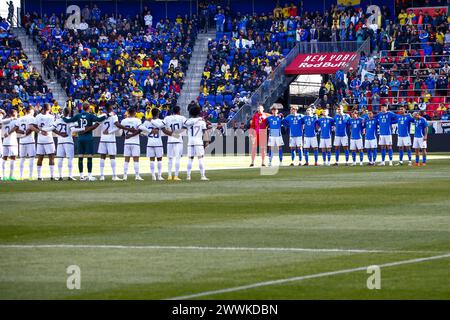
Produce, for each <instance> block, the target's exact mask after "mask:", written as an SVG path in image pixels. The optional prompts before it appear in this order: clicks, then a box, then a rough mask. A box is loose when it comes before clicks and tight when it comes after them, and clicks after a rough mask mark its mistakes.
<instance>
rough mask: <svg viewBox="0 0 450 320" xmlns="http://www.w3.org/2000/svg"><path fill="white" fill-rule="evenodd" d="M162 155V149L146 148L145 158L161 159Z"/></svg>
mask: <svg viewBox="0 0 450 320" xmlns="http://www.w3.org/2000/svg"><path fill="white" fill-rule="evenodd" d="M163 154H164V149H163V147H162V146H161V147H149V146H147V158H153V157H156V158H162V156H163Z"/></svg>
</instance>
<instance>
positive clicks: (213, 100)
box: [208, 94, 216, 106]
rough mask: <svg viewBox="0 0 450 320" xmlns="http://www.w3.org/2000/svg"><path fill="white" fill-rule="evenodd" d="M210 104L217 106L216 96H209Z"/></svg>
mask: <svg viewBox="0 0 450 320" xmlns="http://www.w3.org/2000/svg"><path fill="white" fill-rule="evenodd" d="M208 102H209V104H210V105H212V106H215V105H216V96H215V95H213V94H208Z"/></svg>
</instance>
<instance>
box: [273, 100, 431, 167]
mask: <svg viewBox="0 0 450 320" xmlns="http://www.w3.org/2000/svg"><path fill="white" fill-rule="evenodd" d="M271 112H272V115H271V116H269V117H267V119H266V124H267V128H268V130H269V139H268V146H269V165H271V162H272V159H273V154H274V152H276V151H277V150H278V153H279V158H280V163H281V161H282V159H283V153H282V146H283V145H284V142H283V138H282V136H281V127H282V126H285V127H286V128H288V130H289V147H290V149H291V159H292V163H291V165H294V160H295V153H296V152H297V155H298V158H299V165H302V164H301V162H302V154H303V155H304V157H305V163H304V164H303V165H306V166H308V165H309V152H313V153H314V165H316V166H317V165H318V158H319V148H320V149H321V151H322V159H323V165H328V166H329V165H330V162H331V149H332V141H331V140H332V131H334V143H333V146H334V148H335V163H334V164H333V165H335V166H337V165H339V153H340V148H341V147H342V148H343V149H344V153H345V163H346V165H349V158H350V152H349V144H350V151H351V152H352V160H353V162H352V163H351V165H357V163H356V161H357V153H359V164H360V165H361V166H362V165H363V160H364V149H366V151H367V157H368V160H369V165H375V162H376V159H377V148H378V144H379V145H380V149H381V161H380V163H379V165H381V166H384V165H386V155H388V157H389V165H391V166H392V165H393V150H392V132H393V130H392V125H393V124H395V123H396V124H397V132H398V141H397V146H398V148H399V162H398V163H397V164H396V165H403V158H404V154H405V151H406V153H407V155H408V164H409V165H413V163H412V153H411V146H412V147H413V148H414V149H415V155H416V158H415V163H414V165H415V166H419V165H422V166H425V165H426V160H427V152H426V148H427V130H428V123H427V121H426V119H425V118H423V117H421V116H420V114H419V113H418V112H415V113H413V114H412V115H411V114H409V113H407V112H406V109H405V108H404V107H400V109H399V113H398V114H395V113H393V112H391V111H388V107H387V105H382V106H381V112H379V113H378V114H376V115H374V113H373V112H372V111H369V112H368V114H367V116H364V117H360V116H359V113H358V111H353V112H352V113H351V117H350V116H349V115H347V114H345V113H344V111H343V107H342V106H339V107H338V108H337V112H336V115H335V116H334V117H333V118H332V117H329V115H328V114H329V113H328V110H324V111H323V116H322V117H320V118H317V117H316V116H315V115H313V110H312V108H308V109H307V110H306V115H301V114H298V113H297V108H296V107H292V108H291V114H290V115H288V116H287V117H285V118H284V119H283V118H281V117H280V116H279V115H278V110H277V108H276V107H272V109H271ZM411 125H414V128H415V131H414V140H413V143H411V135H410V129H411ZM347 131H350V139H349V136H348V133H347ZM317 136H319V138H320V142H319V143H318V139H317ZM377 136H378V141H377ZM363 137H364V138H365V141H364V144H363ZM302 138H303V139H302ZM349 140H350V143H349ZM420 152H421V153H422V164H420Z"/></svg>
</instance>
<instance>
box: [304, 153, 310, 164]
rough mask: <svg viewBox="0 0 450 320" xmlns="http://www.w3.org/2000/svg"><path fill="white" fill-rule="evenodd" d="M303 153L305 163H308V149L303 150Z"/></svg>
mask: <svg viewBox="0 0 450 320" xmlns="http://www.w3.org/2000/svg"><path fill="white" fill-rule="evenodd" d="M303 153H304V154H305V161H306V163H309V151H308V150H306V151H305V150H303Z"/></svg>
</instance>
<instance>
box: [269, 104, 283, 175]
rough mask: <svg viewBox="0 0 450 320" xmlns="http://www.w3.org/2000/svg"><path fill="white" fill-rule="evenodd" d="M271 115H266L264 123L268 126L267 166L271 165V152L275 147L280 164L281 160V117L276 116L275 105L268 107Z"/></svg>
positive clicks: (276, 109)
mask: <svg viewBox="0 0 450 320" xmlns="http://www.w3.org/2000/svg"><path fill="white" fill-rule="evenodd" d="M270 111H271V112H272V115H271V116H270V117H267V119H266V123H267V128H269V142H268V144H267V145H268V146H269V166H271V165H272V158H273V153H274V151H275V150H276V149H278V156H279V158H280V166H281V162H282V161H283V149H282V147H283V146H284V142H283V137H282V136H281V125H282V119H281V117H280V116H278V108H277V107H276V106H272V108H271V109H270Z"/></svg>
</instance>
